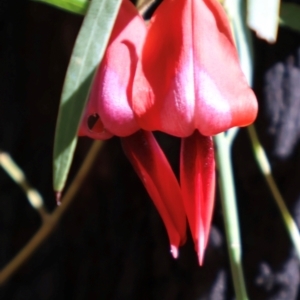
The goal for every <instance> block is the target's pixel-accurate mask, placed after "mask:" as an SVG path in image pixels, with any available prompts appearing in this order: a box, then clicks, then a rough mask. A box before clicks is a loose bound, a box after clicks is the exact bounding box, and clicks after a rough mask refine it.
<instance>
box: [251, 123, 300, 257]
mask: <svg viewBox="0 0 300 300" xmlns="http://www.w3.org/2000/svg"><path fill="white" fill-rule="evenodd" d="M248 133H249V136H250V140H251V144H252V148H253V152H254V156H255V159H256V162H257V164H258V166H259V168H260V170H261V172H262V174H263V176H264V177H265V179H266V181H267V184H268V187H269V189H270V191H271V193H272V195H273V197H274V199H275V202H276V204H277V206H278V209H279V211H280V213H281V216H282V219H283V222H284V225H285V227H286V229H287V231H288V234H289V236H290V238H291V241H292V243H293V244H294V247H295V249H296V252H297V255H298V258H299V259H300V234H299V230H298V227H297V225H296V222H295V221H294V219H293V217H292V216H291V214H290V212H289V210H288V208H287V206H286V205H285V202H284V199H283V197H282V195H281V193H280V191H279V189H278V187H277V185H276V183H275V180H274V178H273V175H272V171H271V166H270V164H269V161H268V158H267V155H266V152H265V150H264V148H263V147H262V145H261V144H260V142H259V139H258V136H257V133H256V130H255V127H254V125H251V126H249V127H248Z"/></svg>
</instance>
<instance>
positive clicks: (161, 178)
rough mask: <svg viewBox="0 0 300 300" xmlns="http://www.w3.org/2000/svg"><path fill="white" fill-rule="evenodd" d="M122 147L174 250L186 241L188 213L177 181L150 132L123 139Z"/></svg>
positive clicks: (175, 256) (139, 132)
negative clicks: (153, 205) (156, 211)
mask: <svg viewBox="0 0 300 300" xmlns="http://www.w3.org/2000/svg"><path fill="white" fill-rule="evenodd" d="M121 141H122V145H123V149H124V152H125V154H126V155H127V157H128V159H129V160H130V162H131V163H132V165H133V167H134V168H135V171H136V172H137V174H138V176H139V177H140V179H141V180H142V182H143V184H144V186H145V188H146V189H147V191H148V193H149V195H150V197H151V198H152V200H153V202H154V204H155V206H156V208H157V210H158V212H159V214H160V216H161V218H162V219H163V222H164V224H165V226H166V229H167V232H168V236H169V240H170V244H171V253H172V255H173V256H174V258H177V256H178V247H179V246H180V245H182V244H183V243H184V242H185V240H186V215H185V212H184V207H183V202H182V196H181V191H180V187H179V184H178V181H177V179H176V177H175V175H174V173H173V171H172V169H171V166H170V164H169V162H168V161H167V159H166V157H165V155H164V153H163V151H162V150H161V148H160V146H159V145H158V143H157V142H156V140H155V138H154V136H153V134H152V133H151V132H147V131H143V130H140V131H138V132H136V133H134V134H133V135H130V136H128V137H124V138H121Z"/></svg>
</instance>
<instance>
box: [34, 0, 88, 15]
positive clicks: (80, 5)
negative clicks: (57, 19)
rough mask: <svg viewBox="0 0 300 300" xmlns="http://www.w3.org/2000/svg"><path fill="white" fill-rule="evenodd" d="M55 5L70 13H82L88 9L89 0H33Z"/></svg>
mask: <svg viewBox="0 0 300 300" xmlns="http://www.w3.org/2000/svg"><path fill="white" fill-rule="evenodd" d="M33 1H36V2H42V3H45V4H49V5H52V6H55V7H57V8H60V9H63V10H66V11H68V12H71V13H75V14H79V15H84V14H85V13H86V11H87V9H88V5H89V3H90V2H89V0H33Z"/></svg>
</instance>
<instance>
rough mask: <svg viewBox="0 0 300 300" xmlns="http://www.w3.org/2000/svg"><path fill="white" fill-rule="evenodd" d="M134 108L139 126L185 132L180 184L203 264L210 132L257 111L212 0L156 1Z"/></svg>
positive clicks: (210, 192) (210, 188)
mask: <svg viewBox="0 0 300 300" xmlns="http://www.w3.org/2000/svg"><path fill="white" fill-rule="evenodd" d="M132 108H133V110H134V113H135V115H136V120H137V122H138V124H139V125H140V127H141V128H143V129H145V130H149V131H154V130H160V131H163V132H166V133H168V134H171V135H175V136H178V137H181V138H183V139H182V146H181V164H180V166H181V167H180V173H181V174H180V183H181V190H182V194H183V201H184V206H185V211H186V214H187V218H188V221H189V225H190V228H191V232H192V236H193V239H194V242H195V248H196V251H197V253H198V259H199V263H200V264H202V260H203V256H204V250H205V247H206V245H207V240H208V234H209V229H210V223H211V217H212V209H213V203H214V189H215V161H214V150H213V142H212V138H211V136H212V135H215V134H218V133H220V132H222V131H226V130H228V129H229V128H231V127H234V126H246V125H249V124H251V123H252V122H253V121H254V120H255V118H256V115H257V101H256V98H255V95H254V93H253V91H252V90H251V89H250V88H249V86H248V84H247V82H246V79H245V76H244V75H243V73H242V70H241V68H240V66H239V61H238V55H237V51H236V48H235V45H234V41H233V38H232V34H231V31H230V25H229V22H228V19H227V17H226V14H225V12H224V10H223V8H222V6H221V5H220V4H219V3H218V1H217V0H164V1H163V2H162V4H161V5H160V6H159V7H158V8H157V10H156V11H155V13H154V15H153V17H152V19H151V22H150V25H149V28H148V33H147V37H146V39H145V43H144V47H143V51H142V56H141V59H140V61H139V63H138V66H137V71H136V77H135V80H134V83H133V97H132ZM195 130H196V131H195Z"/></svg>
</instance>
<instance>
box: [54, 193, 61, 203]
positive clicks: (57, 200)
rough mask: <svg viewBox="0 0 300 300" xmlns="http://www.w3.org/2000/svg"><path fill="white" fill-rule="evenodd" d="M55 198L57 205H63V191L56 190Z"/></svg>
mask: <svg viewBox="0 0 300 300" xmlns="http://www.w3.org/2000/svg"><path fill="white" fill-rule="evenodd" d="M55 198H56V205H57V206H60V205H61V192H55Z"/></svg>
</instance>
